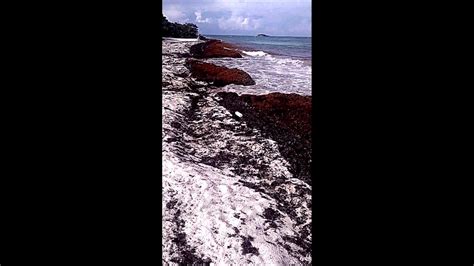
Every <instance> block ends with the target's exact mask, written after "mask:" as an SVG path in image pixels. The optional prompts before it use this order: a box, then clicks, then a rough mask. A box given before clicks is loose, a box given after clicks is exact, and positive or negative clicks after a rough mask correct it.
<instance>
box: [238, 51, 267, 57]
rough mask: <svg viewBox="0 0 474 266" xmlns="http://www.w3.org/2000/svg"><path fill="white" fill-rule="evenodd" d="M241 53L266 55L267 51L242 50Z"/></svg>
mask: <svg viewBox="0 0 474 266" xmlns="http://www.w3.org/2000/svg"><path fill="white" fill-rule="evenodd" d="M242 53H244V54H246V55H250V56H266V55H268V54H267V53H265V52H263V51H254V52H248V51H242Z"/></svg>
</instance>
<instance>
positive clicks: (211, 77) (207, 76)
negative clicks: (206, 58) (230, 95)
mask: <svg viewBox="0 0 474 266" xmlns="http://www.w3.org/2000/svg"><path fill="white" fill-rule="evenodd" d="M186 67H187V68H188V69H189V70H190V71H191V76H192V77H194V78H196V79H197V80H199V81H207V82H213V83H214V85H215V86H225V85H228V84H237V85H245V86H249V85H255V81H254V80H253V79H252V77H251V76H250V75H249V74H247V73H246V72H245V71H242V70H240V69H237V68H227V67H223V66H216V65H214V64H210V63H205V62H201V61H198V60H193V59H186Z"/></svg>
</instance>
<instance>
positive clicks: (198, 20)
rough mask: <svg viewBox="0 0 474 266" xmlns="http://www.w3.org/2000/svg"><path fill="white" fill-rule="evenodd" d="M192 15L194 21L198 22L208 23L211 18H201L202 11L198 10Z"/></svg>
mask: <svg viewBox="0 0 474 266" xmlns="http://www.w3.org/2000/svg"><path fill="white" fill-rule="evenodd" d="M194 15H195V16H196V22H199V23H209V22H211V20H210V19H209V18H206V19H203V18H202V12H201V11H200V10H198V11H196V12H194Z"/></svg>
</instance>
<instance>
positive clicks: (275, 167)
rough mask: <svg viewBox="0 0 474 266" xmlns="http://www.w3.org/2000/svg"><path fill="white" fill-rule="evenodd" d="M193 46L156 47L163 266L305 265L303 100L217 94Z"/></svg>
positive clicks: (306, 113)
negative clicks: (159, 73)
mask: <svg viewBox="0 0 474 266" xmlns="http://www.w3.org/2000/svg"><path fill="white" fill-rule="evenodd" d="M199 43H201V44H202V43H203V41H199V40H196V39H188V40H183V39H172V38H167V39H164V40H163V41H162V54H163V55H162V62H163V63H162V69H163V72H162V73H163V74H162V114H163V117H162V125H163V129H162V143H163V150H162V158H163V169H162V172H163V180H162V195H163V199H162V207H163V208H162V210H163V211H162V217H163V241H162V242H163V264H164V265H168V264H170V265H171V264H174V263H204V264H211V263H212V264H216V265H231V264H232V265H245V264H256V265H308V264H311V261H312V258H311V243H312V235H311V223H312V218H311V201H312V199H311V189H312V186H311V173H310V167H309V166H310V162H311V125H310V120H311V104H310V102H311V96H301V95H297V94H291V95H290V94H281V93H280V94H278V93H274V94H273V93H272V94H268V95H260V96H258V97H257V96H255V95H248V94H247V95H246V94H239V93H232V92H227V91H225V90H224V89H223V88H225V84H227V82H236V77H237V78H238V79H245V78H248V77H247V76H245V75H247V74H248V75H249V76H250V77H251V76H252V73H245V74H242V73H240V72H239V73H238V75H237V74H236V73H237V70H233V69H230V70H229V69H225V68H223V67H221V66H208V65H205V63H206V62H208V61H207V60H206V58H200V59H193V54H192V53H190V50H191V47H192V46H193V45H196V44H199ZM194 50H196V49H194ZM205 52H206V51H205ZM239 59H240V58H231V60H239ZM192 60H199V61H200V63H199V64H198V65H197V66H195V65H193V64H192V62H193V61H192ZM194 64H195V63H194ZM197 67H200V68H197ZM221 68H222V69H221ZM211 70H212V71H214V70H215V71H217V72H206V71H211ZM209 73H217V74H215V75H216V76H218V77H213V76H209ZM213 75H214V74H213ZM199 80H200V81H199ZM217 81H219V82H217ZM243 84H247V83H243ZM248 84H252V83H248Z"/></svg>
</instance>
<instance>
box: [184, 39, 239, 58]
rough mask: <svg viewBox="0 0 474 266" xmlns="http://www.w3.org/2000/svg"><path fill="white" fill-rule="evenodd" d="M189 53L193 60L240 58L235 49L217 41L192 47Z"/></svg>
mask: <svg viewBox="0 0 474 266" xmlns="http://www.w3.org/2000/svg"><path fill="white" fill-rule="evenodd" d="M190 53H191V55H192V56H193V57H194V58H220V57H234V58H241V57H242V55H241V54H240V53H239V52H237V50H236V48H235V47H233V46H231V45H230V44H227V43H224V42H222V41H219V40H209V41H206V42H203V43H198V44H196V45H193V46H191V48H190Z"/></svg>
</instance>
